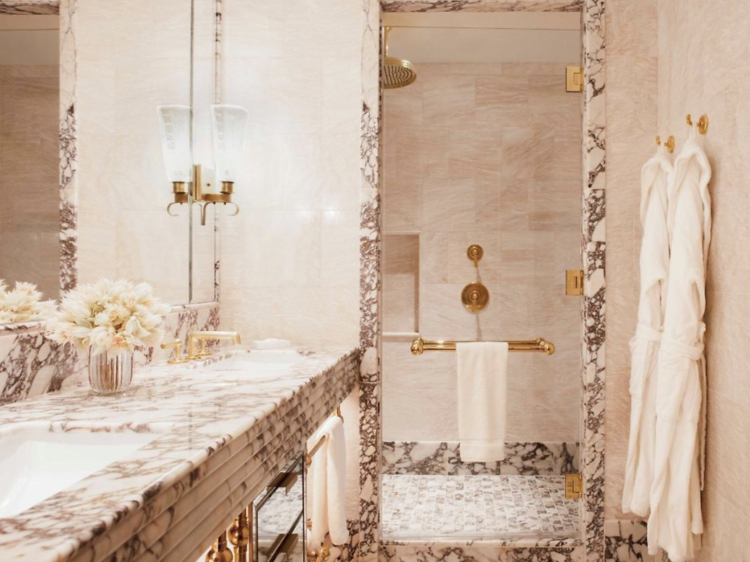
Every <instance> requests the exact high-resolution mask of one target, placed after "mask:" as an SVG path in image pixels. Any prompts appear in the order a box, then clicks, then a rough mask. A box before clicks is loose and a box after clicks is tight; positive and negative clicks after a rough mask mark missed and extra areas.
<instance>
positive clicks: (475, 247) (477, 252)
mask: <svg viewBox="0 0 750 562" xmlns="http://www.w3.org/2000/svg"><path fill="white" fill-rule="evenodd" d="M466 256H467V257H468V258H469V259H470V260H471V261H473V262H474V267H477V268H478V267H479V261H480V260H481V259H482V258H483V257H484V250H483V249H482V247H481V246H480V245H479V244H472V245H471V246H469V247H468V248H467V249H466Z"/></svg>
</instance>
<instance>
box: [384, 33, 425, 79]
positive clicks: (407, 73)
mask: <svg viewBox="0 0 750 562" xmlns="http://www.w3.org/2000/svg"><path fill="white" fill-rule="evenodd" d="M390 32H391V28H390V27H386V28H385V40H384V43H385V59H384V61H383V87H384V88H385V89H387V90H391V89H394V88H403V87H404V86H408V85H409V84H413V83H414V81H415V80H416V79H417V70H416V69H415V68H414V65H413V64H412V63H410V62H409V61H408V60H404V59H399V58H397V57H389V56H388V34H389V33H390Z"/></svg>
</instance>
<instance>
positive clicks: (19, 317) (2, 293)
mask: <svg viewBox="0 0 750 562" xmlns="http://www.w3.org/2000/svg"><path fill="white" fill-rule="evenodd" d="M54 311H55V301H43V300H42V293H40V292H39V291H37V290H36V285H34V284H33V283H22V282H20V281H17V282H16V285H15V287H13V289H8V287H7V285H6V284H5V282H4V281H3V280H2V279H0V324H7V323H15V322H34V321H37V320H45V319H46V318H48V317H49V316H50V315H51V314H53V313H54Z"/></svg>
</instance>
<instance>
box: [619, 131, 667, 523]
mask: <svg viewBox="0 0 750 562" xmlns="http://www.w3.org/2000/svg"><path fill="white" fill-rule="evenodd" d="M671 173H672V163H671V162H670V159H669V156H668V153H667V150H666V148H665V147H664V146H659V147H658V149H657V151H656V154H655V155H654V156H653V157H652V158H650V159H649V160H648V162H646V164H645V165H644V166H643V169H642V170H641V213H640V214H641V225H642V226H643V239H642V241H641V257H640V267H641V291H640V301H639V304H638V326H637V328H636V331H635V336H634V337H633V339H631V340H630V353H631V367H630V369H631V370H630V400H631V402H630V442H629V443H628V460H627V463H626V465H625V486H624V488H623V492H622V510H623V511H624V512H625V513H627V512H632V513H635V514H636V515H640V516H641V517H645V516H647V515H648V513H649V499H650V498H649V496H650V493H651V483H652V482H653V472H654V471H653V465H654V439H655V433H656V381H657V357H658V353H659V344H660V342H661V332H662V326H663V322H664V309H665V307H666V302H667V298H666V297H667V278H668V273H669V234H668V231H667V182H668V179H669V176H670V174H671Z"/></svg>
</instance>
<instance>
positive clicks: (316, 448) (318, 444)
mask: <svg viewBox="0 0 750 562" xmlns="http://www.w3.org/2000/svg"><path fill="white" fill-rule="evenodd" d="M326 439H328V436H327V435H323V436H321V438H320V439H318V440H317V441H316V442H315V445H313V446H312V449H310V450H309V451H308V452H307V453H305V466H310V465H311V464H312V458H313V457H314V456H315V453H317V452H318V451H319V450H320V448H321V447H322V446H323V443H325V442H326Z"/></svg>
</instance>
